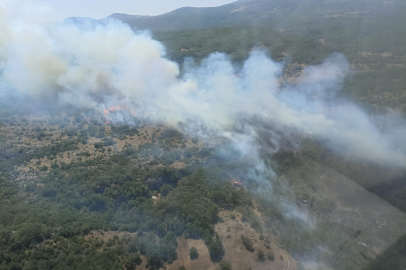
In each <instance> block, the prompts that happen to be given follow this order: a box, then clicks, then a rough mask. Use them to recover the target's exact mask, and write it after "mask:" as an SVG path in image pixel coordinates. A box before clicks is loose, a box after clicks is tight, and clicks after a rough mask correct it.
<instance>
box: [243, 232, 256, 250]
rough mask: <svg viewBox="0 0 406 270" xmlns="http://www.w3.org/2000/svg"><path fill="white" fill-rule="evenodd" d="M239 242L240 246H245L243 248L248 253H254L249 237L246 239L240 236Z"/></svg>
mask: <svg viewBox="0 0 406 270" xmlns="http://www.w3.org/2000/svg"><path fill="white" fill-rule="evenodd" d="M241 240H242V244H243V245H244V246H245V248H246V249H247V250H248V251H250V252H253V251H254V247H253V244H252V240H251V238H249V237H246V236H244V235H241Z"/></svg>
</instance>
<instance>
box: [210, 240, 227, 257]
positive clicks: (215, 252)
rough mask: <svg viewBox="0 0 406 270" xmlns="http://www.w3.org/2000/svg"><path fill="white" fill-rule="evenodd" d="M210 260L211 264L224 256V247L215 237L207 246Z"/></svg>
mask: <svg viewBox="0 0 406 270" xmlns="http://www.w3.org/2000/svg"><path fill="white" fill-rule="evenodd" d="M209 253H210V258H211V260H212V261H213V262H218V261H220V260H221V259H222V258H223V256H224V247H223V243H222V242H221V239H220V238H219V237H218V236H217V237H215V238H214V239H213V240H212V241H211V242H210V244H209Z"/></svg>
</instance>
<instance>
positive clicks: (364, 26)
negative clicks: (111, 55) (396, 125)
mask: <svg viewBox="0 0 406 270" xmlns="http://www.w3.org/2000/svg"><path fill="white" fill-rule="evenodd" d="M109 18H115V19H118V20H121V21H123V22H125V23H127V24H129V25H130V26H131V27H132V28H133V29H137V30H138V29H148V30H151V31H152V32H153V33H154V37H155V38H157V39H158V40H160V41H162V42H163V43H164V44H165V45H166V47H167V49H168V52H169V57H170V58H171V59H173V60H175V61H177V62H179V63H182V62H183V60H184V57H188V56H192V57H196V58H197V59H198V60H199V59H201V58H203V57H205V56H207V55H208V54H209V53H211V52H214V51H221V52H226V53H229V54H232V55H233V59H235V60H239V61H241V60H242V59H245V58H246V56H247V54H248V52H249V50H250V49H251V48H252V46H255V45H259V46H264V47H266V48H268V49H269V50H270V51H271V54H272V55H273V57H274V58H275V59H277V58H279V59H281V58H286V57H285V56H286V55H284V56H283V55H281V54H282V53H287V54H289V55H294V56H297V58H294V59H290V58H287V59H288V61H291V60H293V62H296V61H297V62H299V63H305V64H311V63H314V61H315V60H316V59H317V60H319V59H322V57H324V56H325V55H326V53H328V52H337V51H338V52H341V53H343V54H344V55H345V56H346V57H347V58H348V59H349V61H350V63H351V64H352V66H353V67H354V69H355V70H356V71H357V73H355V75H354V77H353V78H352V80H349V81H348V83H347V85H346V87H345V93H346V95H349V96H351V97H352V98H353V99H355V100H357V101H358V102H359V103H360V104H363V106H366V107H367V108H369V109H372V111H375V112H383V111H385V109H386V108H387V107H389V108H393V109H396V110H399V111H402V110H403V111H404V113H405V114H406V106H404V104H405V99H406V89H405V87H404V85H405V81H404V80H405V77H406V76H405V74H406V47H405V44H406V40H405V35H404V34H403V33H404V32H405V31H406V19H405V18H406V6H405V3H404V2H403V1H361V0H359V1H339V0H329V1H321V0H319V1H310V0H307V1H298V0H292V1H269V0H265V1H264V0H261V1H255V0H252V1H237V2H234V3H231V4H228V5H224V6H221V7H214V8H181V9H178V10H175V11H172V12H169V13H166V14H163V15H159V16H153V17H140V16H132V15H127V14H113V15H111V16H110V17H109ZM224 27H227V28H224ZM228 27H231V28H228ZM210 28H213V29H210ZM215 28H220V29H217V30H216V29H215ZM187 29H190V30H187ZM191 29H193V30H191ZM199 29H207V30H199ZM193 50H196V51H193Z"/></svg>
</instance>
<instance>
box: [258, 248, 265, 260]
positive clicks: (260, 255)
mask: <svg viewBox="0 0 406 270" xmlns="http://www.w3.org/2000/svg"><path fill="white" fill-rule="evenodd" d="M258 260H259V261H260V262H263V261H265V254H264V252H263V251H262V250H258Z"/></svg>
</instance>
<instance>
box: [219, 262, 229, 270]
mask: <svg viewBox="0 0 406 270" xmlns="http://www.w3.org/2000/svg"><path fill="white" fill-rule="evenodd" d="M220 269H221V270H231V269H232V268H231V263H229V262H226V261H221V263H220Z"/></svg>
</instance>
